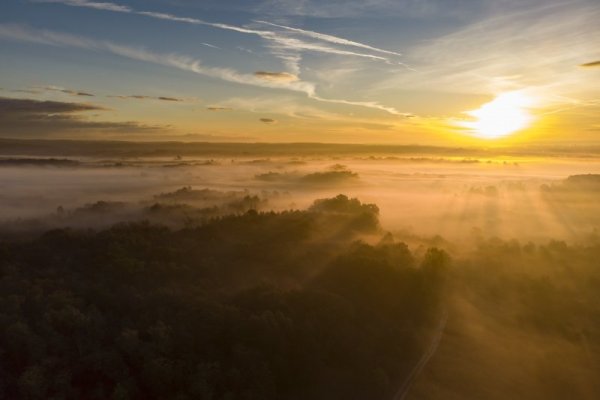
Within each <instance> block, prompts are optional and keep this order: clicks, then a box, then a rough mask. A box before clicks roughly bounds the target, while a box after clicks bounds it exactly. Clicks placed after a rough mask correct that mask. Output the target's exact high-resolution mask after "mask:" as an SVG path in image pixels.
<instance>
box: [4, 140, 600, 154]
mask: <svg viewBox="0 0 600 400" xmlns="http://www.w3.org/2000/svg"><path fill="white" fill-rule="evenodd" d="M598 152H600V147H598V146H582V147H577V146H572V145H569V146H542V145H540V146H528V147H527V148H520V147H513V148H507V147H504V148H487V149H486V148H476V147H441V146H426V145H380V144H335V143H217V142H183V141H182V142H176V141H169V142H127V141H108V140H102V141H99V140H97V141H83V140H36V139H0V156H16V155H19V156H21V155H28V156H61V157H72V156H86V157H113V158H114V157H125V158H127V157H176V156H202V157H204V156H209V157H210V156H223V157H244V156H259V157H260V156H328V157H331V156H343V155H394V154H404V155H420V156H422V155H444V156H456V157H466V156H482V157H486V156H487V157H494V156H507V155H511V156H519V155H522V156H527V155H532V156H548V155H580V156H585V155H590V156H592V157H596V155H597V154H598Z"/></svg>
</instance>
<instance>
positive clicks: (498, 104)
mask: <svg viewBox="0 0 600 400" xmlns="http://www.w3.org/2000/svg"><path fill="white" fill-rule="evenodd" d="M532 105H533V98H532V97H530V96H528V95H527V94H525V93H523V92H521V91H515V92H507V93H502V94H500V95H498V96H497V97H496V98H495V99H494V100H492V101H490V102H489V103H485V104H483V105H482V106H481V107H479V108H478V109H476V110H471V111H466V112H465V114H467V115H469V116H471V117H472V118H473V120H470V121H461V122H460V123H459V126H461V127H463V128H467V129H468V130H469V133H470V134H472V135H473V136H476V137H478V138H482V139H500V138H504V137H506V136H509V135H511V134H513V133H515V132H517V131H520V130H522V129H524V128H527V127H528V126H530V125H531V123H532V122H533V121H534V116H533V115H532V114H531V113H530V111H529V108H530V107H531V106H532Z"/></svg>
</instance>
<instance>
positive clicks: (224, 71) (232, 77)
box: [0, 24, 403, 115]
mask: <svg viewBox="0 0 600 400" xmlns="http://www.w3.org/2000/svg"><path fill="white" fill-rule="evenodd" d="M0 38H5V39H11V40H17V41H26V42H32V43H39V44H45V45H51V46H69V47H77V48H81V49H87V50H95V51H106V52H109V53H112V54H115V55H119V56H121V57H125V58H129V59H133V60H138V61H144V62H149V63H154V64H159V65H164V66H169V67H173V68H177V69H180V70H184V71H189V72H193V73H195V74H198V75H203V76H207V77H211V78H216V79H221V80H224V81H227V82H232V83H239V84H244V85H252V86H257V87H264V88H271V89H282V90H291V91H295V92H299V93H303V94H305V95H306V96H308V97H309V98H311V99H313V100H316V101H321V102H327V103H336V104H344V105H350V106H359V107H367V108H372V109H377V110H381V111H385V112H387V113H390V114H394V115H403V114H402V113H400V112H398V111H397V110H396V109H394V108H392V107H386V106H383V105H380V104H379V103H377V102H358V101H350V100H344V99H328V98H323V97H321V96H319V95H318V94H317V93H316V86H315V84H314V83H311V82H305V81H301V80H298V81H285V80H265V79H264V78H263V77H259V76H256V75H255V74H246V73H241V72H239V71H236V70H234V69H231V68H225V67H211V66H206V65H204V64H203V63H202V62H201V61H200V60H198V59H195V58H192V57H189V56H185V55H178V54H172V53H171V54H161V53H155V52H151V51H149V50H146V49H143V48H133V47H129V46H124V45H120V44H116V43H112V42H108V41H100V40H94V39H89V38H83V37H79V36H73V35H69V34H64V33H57V32H53V31H47V30H39V29H33V28H29V27H26V26H22V25H15V24H0Z"/></svg>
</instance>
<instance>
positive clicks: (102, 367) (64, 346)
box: [0, 189, 448, 399]
mask: <svg viewBox="0 0 600 400" xmlns="http://www.w3.org/2000/svg"><path fill="white" fill-rule="evenodd" d="M184 192H185V193H184ZM182 194H186V195H189V193H188V189H184V190H183V192H178V194H177V196H179V195H182ZM365 234H369V235H376V236H377V235H378V236H381V235H382V234H383V233H382V232H381V228H380V226H379V220H378V208H377V207H376V206H375V205H372V204H363V203H361V202H360V201H359V200H356V199H349V198H348V197H346V196H343V195H340V196H337V197H335V198H331V199H323V200H318V201H316V202H315V203H314V204H313V206H312V207H310V208H309V209H308V210H306V211H289V212H282V213H274V212H264V213H260V212H257V211H254V210H250V211H247V212H245V213H243V214H239V215H233V216H224V217H218V218H213V219H211V220H210V221H207V222H206V223H205V224H201V225H199V226H196V227H193V228H183V229H169V228H167V227H164V226H160V225H153V224H149V223H147V222H139V223H121V224H117V225H115V226H113V227H111V228H108V229H105V230H89V229H88V230H77V229H70V228H63V229H55V230H51V231H47V232H46V233H43V234H41V235H39V236H38V237H36V238H34V239H27V240H20V241H11V240H3V241H2V243H0V292H1V293H2V296H1V301H0V323H1V324H2V326H3V327H4V329H3V330H2V332H1V333H0V349H1V352H2V358H1V361H0V376H1V377H2V379H1V380H0V397H3V398H24V399H25V398H27V399H48V398H55V399H59V398H65V399H70V398H72V399H75V398H89V399H106V398H112V399H154V398H156V399H158V398H173V399H188V398H189V399H233V398H235V399H282V398H285V399H306V398H312V399H331V398H345V399H364V398H382V399H383V398H389V397H390V396H391V394H392V393H393V392H394V390H395V389H397V385H398V382H399V381H400V380H401V379H402V377H403V376H404V374H405V373H406V371H407V370H409V369H410V368H411V367H412V364H413V363H414V362H415V360H416V359H418V357H419V355H420V352H421V349H422V347H423V346H425V345H426V343H424V340H423V338H422V337H421V336H420V335H421V334H422V333H423V332H426V331H427V329H428V327H429V326H430V325H431V324H432V323H434V322H435V320H436V318H437V314H438V308H439V302H440V295H441V284H442V281H443V277H444V275H445V274H446V269H447V268H448V259H447V258H446V257H445V256H443V253H442V252H441V251H440V250H430V252H429V253H428V254H427V256H426V257H425V258H424V259H423V260H419V259H417V258H416V257H415V256H414V255H413V254H412V253H411V251H410V250H409V249H408V247H407V246H406V245H405V244H403V243H400V242H394V241H393V240H390V239H389V237H388V240H385V241H383V242H382V243H380V244H379V245H369V244H367V243H365V242H361V241H356V239H357V238H358V237H359V236H360V235H365ZM420 264H422V265H421V266H420Z"/></svg>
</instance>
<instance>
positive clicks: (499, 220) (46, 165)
mask: <svg viewBox="0 0 600 400" xmlns="http://www.w3.org/2000/svg"><path fill="white" fill-rule="evenodd" d="M263 150H264V149H263ZM271 150H272V149H271ZM413 150H414V149H413ZM120 151H121V152H124V150H123V149H121V150H120ZM42 153H43V154H7V155H5V156H3V157H2V159H0V185H1V187H0V216H1V218H0V219H1V222H0V235H1V237H0V238H1V240H2V246H3V247H2V252H0V261H1V262H2V269H1V271H0V272H2V275H0V277H1V278H2V279H1V284H2V285H3V286H2V287H3V288H4V289H3V290H5V291H4V292H5V293H8V295H6V296H5V297H6V299H7V300H6V301H3V302H2V303H0V306H1V307H3V310H4V311H3V313H4V314H2V315H4V316H3V317H2V318H4V320H3V321H4V322H6V323H5V325H6V326H8V327H9V328H10V329H8V330H7V332H8V333H7V334H5V335H0V340H3V341H5V343H9V344H11V346H13V347H14V346H21V347H19V348H20V349H26V350H23V351H27V352H28V353H26V354H28V356H27V357H28V358H27V359H22V358H20V356H19V354H20V353H19V352H18V351H16V352H15V351H14V350H9V351H8V353H7V354H8V358H7V360H8V361H7V363H8V364H6V363H5V364H6V365H4V364H0V368H5V370H7V371H9V372H10V374H11V375H10V379H9V380H8V381H7V382H8V383H7V384H5V386H4V387H0V390H5V391H6V393H11V394H15V393H16V394H19V395H22V397H28V398H43V396H41V395H40V393H44V394H47V393H51V392H52V391H55V392H56V391H59V392H60V391H62V390H67V389H68V390H72V392H68V393H71V394H73V393H79V394H80V395H86V396H87V395H89V396H91V397H93V396H96V397H97V398H102V396H104V398H106V397H110V396H113V397H116V396H117V395H122V394H123V393H125V394H127V395H128V396H130V398H143V397H144V396H150V395H154V396H158V397H160V394H161V393H162V395H164V396H167V395H168V394H169V395H171V394H173V393H180V395H181V396H192V398H194V396H196V398H197V397H200V398H214V399H221V398H223V399H224V398H228V397H227V396H234V397H235V396H241V393H244V395H245V396H246V397H247V398H263V399H271V398H273V399H275V398H290V399H293V398H298V399H300V398H315V399H318V398H323V399H331V398H348V399H357V400H359V399H365V398H372V399H398V398H405V399H406V398H408V399H415V400H416V399H420V400H436V399H506V398H519V399H536V400H537V399H540V400H541V399H544V400H545V399H564V398H578V399H590V400H592V399H597V398H599V397H600V384H599V382H598V379H597V376H599V375H600V307H599V306H598V305H599V304H600V298H599V295H598V293H600V290H599V289H600V270H599V269H598V265H597V264H598V262H597V260H598V259H599V257H600V236H599V231H598V229H599V227H600V202H599V200H600V164H599V163H597V162H596V160H595V159H593V158H590V157H589V156H586V155H584V154H579V155H577V156H576V157H575V156H573V155H571V156H567V155H564V156H563V157H549V156H547V155H546V156H540V155H537V156H533V155H530V156H524V155H515V154H512V155H499V154H497V155H494V156H488V155H485V154H478V155H477V154H459V153H457V154H450V153H449V152H446V153H445V154H440V152H437V153H435V154H431V153H423V154H416V153H414V154H413V153H410V154H409V153H407V154H397V153H396V154H383V153H382V154H379V153H377V154H364V153H351V152H350V153H349V154H335V155H333V154H326V153H325V152H324V151H323V152H321V153H320V154H318V155H307V154H302V152H299V153H300V154H290V152H289V151H288V152H287V153H285V154H282V153H281V152H279V151H274V152H271V153H269V152H265V153H264V154H227V155H225V154H223V153H222V152H218V151H217V152H215V153H214V154H203V155H185V154H176V153H175V154H170V155H166V154H161V155H160V156H152V157H141V156H139V154H138V155H136V156H124V155H122V154H121V155H120V156H118V157H117V156H109V155H103V156H102V157H98V156H93V157H92V156H90V154H86V155H84V154H68V152H66V153H64V154H60V153H56V152H54V153H52V154H47V152H46V153H44V152H42ZM115 224H116V225H115ZM88 263H90V264H89V265H91V268H88V267H84V266H87V265H88ZM98 271H100V272H98ZM64 277H69V279H64ZM108 287H110V288H111V290H110V291H109V290H106V288H108ZM90 288H92V289H90ZM112 288H116V289H115V293H116V294H114V295H113V294H111V295H110V296H108V295H100V294H101V293H108V292H111V291H112V290H113V289H112ZM22 293H27V295H26V296H25V297H23V296H22ZM97 296H99V297H97ZM115 296H117V297H119V299H120V300H118V301H117V300H116V297H115ZM25 299H29V300H27V301H25ZM119 302H122V303H123V304H129V305H130V306H128V307H125V308H123V307H121V306H120V305H119ZM97 307H99V308H97ZM47 308H49V309H47ZM106 310H108V311H106ZM31 313H33V314H31ZM31 315H33V317H31ZM23 316H27V318H24V317H23ZM109 316H110V317H109ZM109 320H110V322H107V321H109ZM189 321H193V324H191V325H190V324H188V322H189ZM332 321H333V323H332ZM94 324H99V325H97V326H96V325H94ZM206 324H208V325H206ZM98 326H102V327H104V328H102V329H100V328H98ZM206 326H209V329H208V330H207V328H206ZM92 327H93V329H92ZM86 329H92V330H94V331H98V329H100V330H99V331H100V332H102V335H105V336H102V337H100V336H101V335H100V336H97V337H95V338H94V339H93V340H97V342H94V344H93V345H90V344H89V342H85V343H87V344H86V346H88V347H85V346H84V347H82V348H83V350H82V351H84V352H86V351H90V348H91V349H92V350H94V351H96V353H94V352H92V353H91V354H92V355H89V354H88V353H86V354H88V355H89V357H90V358H89V359H88V358H85V359H84V362H80V361H76V360H79V358H78V356H77V355H76V353H71V352H70V351H71V350H68V351H67V350H65V349H63V350H64V353H61V354H66V356H65V357H67V359H60V360H57V359H56V358H52V351H53V350H52V349H54V347H53V346H57V343H59V344H60V343H62V342H61V341H60V340H59V339H57V338H59V337H62V336H60V335H67V336H68V335H71V336H73V335H75V337H77V338H78V340H81V341H83V340H84V339H83V338H85V337H87V336H86V335H87V333H86V332H87V331H86ZM65 332H66V333H65ZM199 335H200V336H199ZM202 335H203V336H202ZM196 337H202V339H201V340H200V339H198V340H199V341H198V340H196V339H194V338H196ZM22 338H25V339H22ZM313 339H314V340H313ZM40 343H44V345H43V346H42V345H41V344H40ZM82 343H83V342H82ZM107 343H108V345H107ZM176 343H181V346H177V345H176ZM36 346H37V347H36ZM44 346H46V347H44ZM82 346H83V345H82ZM90 346H91V347H90ZM194 346H195V347H194ZM207 346H208V347H207ZM13 347H10V346H9V348H10V349H12V348H13ZM188 347H190V348H194V349H195V351H194V352H190V351H189V348H188ZM41 348H44V349H46V350H44V351H45V352H44V351H41V350H39V351H38V350H36V349H41ZM67 348H68V349H71V348H70V347H68V346H67ZM207 348H210V349H214V350H211V351H207V350H205V349H207ZM203 349H204V350H203ZM273 349H277V351H273ZM298 349H300V350H298ZM107 354H109V355H110V356H108V355H107ZM281 354H285V357H283V358H282V357H281ZM69 357H70V358H69ZM98 360H100V361H98ZM107 360H110V362H109V361H107ZM423 360H424V361H423ZM64 362H66V363H67V364H64ZM69 363H73V365H76V368H75V367H74V368H72V369H71V367H70V366H69V365H71V364H69ZM3 365H4V366H3ZM7 365H8V367H7ZM250 366H252V367H251V368H250ZM90 368H91V370H92V371H94V372H89V370H90ZM54 370H56V371H59V372H61V374H63V373H64V374H63V375H64V376H67V375H68V374H72V375H68V376H72V377H73V376H74V377H77V378H76V379H75V378H72V379H71V378H69V379H71V380H69V379H67V378H64V379H63V381H60V380H56V379H55V378H56V376H54V374H53V371H54ZM0 371H2V370H1V369H0ZM140 371H141V372H140ZM240 371H254V372H252V373H250V372H247V373H241V372H240ZM65 374H67V375H65ZM87 374H91V375H87ZM94 374H99V375H94ZM63 375H60V376H63ZM90 376H92V377H94V376H95V377H96V378H98V376H101V378H98V379H96V378H90ZM61 379H62V378H61ZM78 379H84V380H85V379H90V380H91V381H93V382H94V385H96V386H94V390H95V391H94V392H87V391H86V390H88V388H87V386H86V385H85V384H82V382H83V381H80V380H78ZM67 381H68V382H70V383H69V384H70V385H71V386H69V384H67V383H65V382H67ZM55 382H57V383H55ZM61 382H62V383H61ZM117 383H118V384H117ZM59 384H60V385H63V386H60V385H59ZM90 385H91V384H90ZM3 388H4V389H3ZM65 388H67V389H65ZM98 393H100V394H98ZM157 393H158V395H157ZM36 396H37V397H36ZM40 396H41V397H40ZM73 396H75V395H73ZM203 396H204V397H203ZM211 396H212V397H211ZM402 396H405V397H402ZM67 397H68V396H67ZM75 397H76V396H75ZM91 397H90V398H91ZM158 397H157V398H158ZM167 397H169V396H167ZM182 398H185V397H182Z"/></svg>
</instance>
